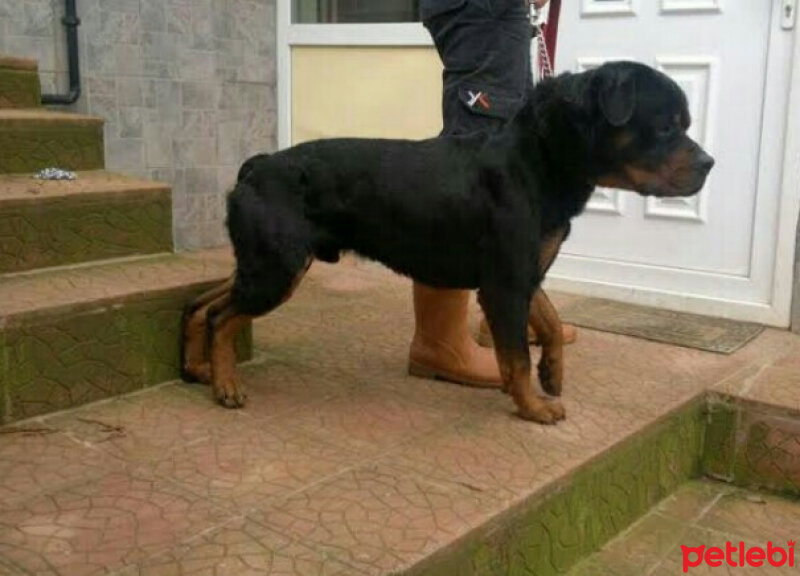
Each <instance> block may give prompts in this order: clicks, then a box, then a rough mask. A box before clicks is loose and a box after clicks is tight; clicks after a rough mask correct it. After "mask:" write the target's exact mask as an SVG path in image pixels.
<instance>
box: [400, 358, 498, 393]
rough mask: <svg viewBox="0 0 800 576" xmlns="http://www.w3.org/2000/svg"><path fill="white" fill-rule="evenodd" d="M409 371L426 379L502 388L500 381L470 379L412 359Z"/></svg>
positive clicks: (472, 386) (473, 386)
mask: <svg viewBox="0 0 800 576" xmlns="http://www.w3.org/2000/svg"><path fill="white" fill-rule="evenodd" d="M408 373H409V374H410V375H411V376H414V377H416V378H424V379H426V380H441V381H445V382H450V383H452V384H460V385H461V386H469V387H470V388H491V389H500V387H501V383H500V382H482V381H479V380H470V379H469V378H464V377H462V376H458V375H456V374H453V373H451V372H448V371H446V370H434V369H433V368H430V367H428V366H424V365H422V364H419V363H418V362H414V361H411V360H409V362H408Z"/></svg>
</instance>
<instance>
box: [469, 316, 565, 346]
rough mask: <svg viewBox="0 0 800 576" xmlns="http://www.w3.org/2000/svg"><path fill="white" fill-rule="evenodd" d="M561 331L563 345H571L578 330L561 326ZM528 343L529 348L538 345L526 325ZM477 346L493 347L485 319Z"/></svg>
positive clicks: (531, 329)
mask: <svg viewBox="0 0 800 576" xmlns="http://www.w3.org/2000/svg"><path fill="white" fill-rule="evenodd" d="M561 330H562V332H563V334H564V344H572V343H573V342H575V340H577V339H578V329H577V328H575V326H573V325H572V324H562V325H561ZM528 343H529V344H530V345H531V346H537V345H538V344H539V341H538V338H537V337H536V332H534V331H533V328H532V327H531V326H530V324H529V325H528ZM478 344H480V345H481V346H484V347H486V348H491V347H492V346H494V342H493V341H492V333H491V331H490V330H489V324H487V323H486V318H483V319H481V324H480V328H479V329H478Z"/></svg>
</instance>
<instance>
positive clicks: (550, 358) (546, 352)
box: [530, 290, 564, 396]
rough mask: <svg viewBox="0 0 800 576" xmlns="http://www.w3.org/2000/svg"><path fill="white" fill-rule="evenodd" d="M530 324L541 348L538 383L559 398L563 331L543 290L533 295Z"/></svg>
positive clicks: (562, 357) (561, 384)
mask: <svg viewBox="0 0 800 576" xmlns="http://www.w3.org/2000/svg"><path fill="white" fill-rule="evenodd" d="M530 323H531V326H533V329H534V330H535V331H536V336H537V337H538V339H539V343H540V344H541V346H542V357H541V359H540V360H539V366H538V371H539V382H540V383H541V385H542V389H543V390H544V391H545V392H547V393H548V394H551V395H553V396H561V390H562V387H563V383H564V330H563V328H562V326H561V319H560V318H559V317H558V312H556V309H555V306H553V303H552V302H550V299H549V298H548V297H547V294H545V293H544V290H537V291H536V292H535V293H534V294H533V298H532V299H531V314H530Z"/></svg>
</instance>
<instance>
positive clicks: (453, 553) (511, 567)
mask: <svg viewBox="0 0 800 576" xmlns="http://www.w3.org/2000/svg"><path fill="white" fill-rule="evenodd" d="M702 417H703V407H702V406H701V405H700V404H694V405H692V406H691V407H689V408H687V409H686V410H684V411H683V412H682V413H680V414H676V415H674V416H672V417H670V418H669V419H667V420H666V421H664V422H661V423H659V424H657V425H656V426H654V427H653V428H651V429H649V430H647V431H645V432H643V433H642V434H639V435H638V436H637V437H636V438H634V439H632V440H630V441H628V442H626V443H624V444H622V445H620V446H618V447H617V448H616V449H614V450H612V452H611V453H609V454H607V455H605V456H604V458H603V460H601V461H598V462H594V463H591V464H589V465H587V466H585V467H584V468H583V469H581V470H579V471H578V472H577V473H576V474H574V475H573V476H572V477H571V478H569V479H568V480H567V481H565V482H564V484H563V485H561V486H559V487H556V488H553V489H552V490H551V491H550V493H549V494H547V495H546V496H545V497H543V498H541V499H539V500H537V501H533V502H526V503H524V504H523V505H522V506H521V507H520V508H519V509H517V510H513V511H510V512H509V513H508V514H507V515H506V517H504V518H502V519H498V520H497V521H496V522H494V523H493V526H491V527H482V528H480V529H478V530H476V531H475V532H473V533H472V534H470V535H469V536H468V537H467V538H465V539H464V540H463V541H461V542H459V543H457V544H456V545H454V546H452V547H451V548H450V549H449V550H447V551H445V552H444V553H443V554H439V555H437V556H435V557H433V558H431V559H429V560H427V561H425V562H423V563H422V564H420V565H418V566H416V567H414V568H412V569H411V570H410V571H409V572H408V574H413V575H415V576H423V575H424V576H428V575H430V576H438V575H441V574H448V575H454V576H479V575H481V576H482V575H493V574H503V575H509V576H523V575H525V576H533V575H535V576H551V575H557V574H565V573H566V572H568V571H569V569H570V568H571V567H572V566H574V565H575V563H576V562H578V561H579V560H580V559H582V558H584V557H586V556H588V555H589V554H591V553H592V552H594V551H596V550H598V549H599V548H600V547H601V546H602V545H603V544H605V543H606V542H608V541H609V540H610V539H611V538H613V537H614V536H615V535H616V534H618V533H619V532H620V531H622V530H624V529H625V528H626V527H628V526H629V525H630V524H632V523H633V522H634V521H635V520H636V519H638V518H639V517H641V516H642V515H644V513H645V512H647V511H648V510H650V508H652V507H653V506H654V505H655V504H656V503H657V502H659V501H660V500H662V499H663V498H664V497H666V496H667V495H669V494H671V493H672V492H673V491H675V490H676V489H677V488H678V486H680V485H681V484H683V483H684V482H686V481H687V480H689V479H690V478H695V477H697V476H699V475H700V473H701V453H702V447H703V442H704V437H703V419H702Z"/></svg>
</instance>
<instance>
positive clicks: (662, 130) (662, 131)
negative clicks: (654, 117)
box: [656, 124, 677, 138]
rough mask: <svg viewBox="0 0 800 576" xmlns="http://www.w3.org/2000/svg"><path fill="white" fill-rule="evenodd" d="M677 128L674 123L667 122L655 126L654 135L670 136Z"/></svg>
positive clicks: (660, 136)
mask: <svg viewBox="0 0 800 576" xmlns="http://www.w3.org/2000/svg"><path fill="white" fill-rule="evenodd" d="M676 130H677V128H676V127H675V125H674V124H667V125H665V126H661V127H659V128H656V136H658V137H659V138H670V137H672V136H674V135H675V132H676Z"/></svg>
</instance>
